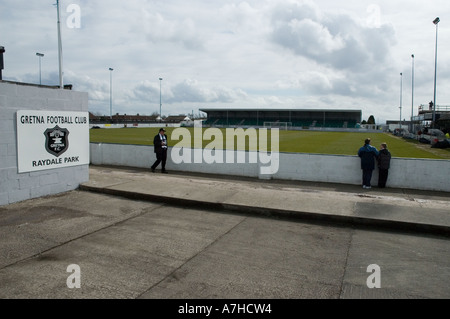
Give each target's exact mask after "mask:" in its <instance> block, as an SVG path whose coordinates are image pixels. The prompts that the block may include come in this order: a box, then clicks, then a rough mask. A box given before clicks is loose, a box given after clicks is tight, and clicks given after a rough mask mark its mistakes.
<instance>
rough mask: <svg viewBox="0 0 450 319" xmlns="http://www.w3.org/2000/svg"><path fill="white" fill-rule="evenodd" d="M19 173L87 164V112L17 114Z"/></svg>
mask: <svg viewBox="0 0 450 319" xmlns="http://www.w3.org/2000/svg"><path fill="white" fill-rule="evenodd" d="M17 161H18V163H17V165H18V170H19V173H25V172H34V171H40V170H46V169H55V168H61V167H69V166H77V165H85V164H89V113H88V112H63V111H33V110H21V111H17Z"/></svg>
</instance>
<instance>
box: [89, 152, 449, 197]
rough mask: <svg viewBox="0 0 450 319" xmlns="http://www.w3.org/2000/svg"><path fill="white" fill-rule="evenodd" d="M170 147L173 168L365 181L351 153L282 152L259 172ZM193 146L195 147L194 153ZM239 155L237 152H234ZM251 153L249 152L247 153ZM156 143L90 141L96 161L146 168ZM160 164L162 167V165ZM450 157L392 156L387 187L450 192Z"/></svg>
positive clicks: (255, 167)
mask: <svg viewBox="0 0 450 319" xmlns="http://www.w3.org/2000/svg"><path fill="white" fill-rule="evenodd" d="M172 150H173V147H169V151H168V156H167V165H166V168H167V169H168V170H169V171H171V170H174V171H181V172H183V171H184V172H196V173H208V174H222V175H235V176H245V177H255V178H259V179H278V180H298V181H311V182H326V183H340V184H353V185H362V171H361V160H360V158H359V157H358V156H356V155H354V156H350V155H321V154H302V153H280V154H279V163H278V170H277V171H276V172H274V173H273V174H270V175H262V174H261V173H260V171H261V167H264V166H266V165H261V164H260V163H259V162H258V163H248V162H247V163H237V162H235V163H230V164H227V163H223V164H207V163H205V162H202V163H195V162H194V160H193V158H192V160H191V161H190V163H181V164H176V163H174V162H173V159H172ZM193 152H194V150H192V153H193ZM234 153H235V155H234V157H235V158H236V156H237V155H236V153H237V152H234ZM247 157H248V154H247ZM155 159H156V156H155V154H154V153H153V146H143V145H123V144H107V143H91V144H90V160H91V164H93V165H114V166H128V167H139V168H147V169H149V170H150V166H151V165H152V164H153V162H154V161H155ZM159 168H160V167H159ZM448 172H450V161H449V160H432V159H408V158H392V161H391V169H390V170H389V177H388V180H387V185H386V186H387V187H393V188H405V189H418V190H431V191H444V192H450V182H449V178H448ZM377 182H378V169H377V168H376V169H375V170H374V171H373V176H372V185H377Z"/></svg>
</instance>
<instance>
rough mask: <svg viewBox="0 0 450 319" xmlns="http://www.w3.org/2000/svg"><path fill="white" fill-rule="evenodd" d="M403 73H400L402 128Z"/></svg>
mask: <svg viewBox="0 0 450 319" xmlns="http://www.w3.org/2000/svg"><path fill="white" fill-rule="evenodd" d="M402 86H403V73H400V107H399V108H400V128H402V91H403V88H402Z"/></svg>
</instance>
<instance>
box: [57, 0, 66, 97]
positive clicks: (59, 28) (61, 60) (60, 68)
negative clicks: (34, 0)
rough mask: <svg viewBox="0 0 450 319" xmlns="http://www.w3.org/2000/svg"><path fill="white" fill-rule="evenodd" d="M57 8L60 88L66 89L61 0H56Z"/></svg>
mask: <svg viewBox="0 0 450 319" xmlns="http://www.w3.org/2000/svg"><path fill="white" fill-rule="evenodd" d="M56 9H57V16H58V22H57V26H58V59H59V88H60V89H64V83H63V58H62V43H61V22H60V20H59V16H60V9H59V0H56Z"/></svg>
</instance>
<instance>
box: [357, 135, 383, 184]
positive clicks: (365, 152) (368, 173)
mask: <svg viewBox="0 0 450 319" xmlns="http://www.w3.org/2000/svg"><path fill="white" fill-rule="evenodd" d="M358 156H359V157H360V158H361V169H362V171H363V176H362V177H363V188H372V187H371V185H370V180H371V179H372V172H373V170H374V169H375V160H376V159H377V157H378V150H377V149H376V148H375V147H373V146H372V145H370V138H367V139H366V140H365V141H364V146H362V147H361V148H360V149H359V150H358Z"/></svg>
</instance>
